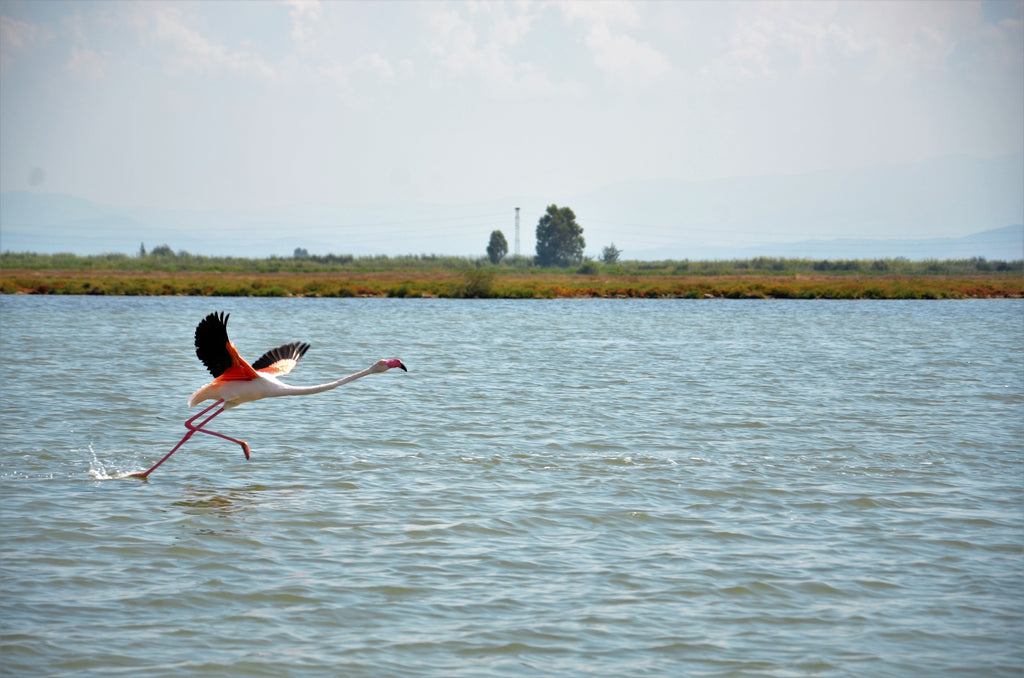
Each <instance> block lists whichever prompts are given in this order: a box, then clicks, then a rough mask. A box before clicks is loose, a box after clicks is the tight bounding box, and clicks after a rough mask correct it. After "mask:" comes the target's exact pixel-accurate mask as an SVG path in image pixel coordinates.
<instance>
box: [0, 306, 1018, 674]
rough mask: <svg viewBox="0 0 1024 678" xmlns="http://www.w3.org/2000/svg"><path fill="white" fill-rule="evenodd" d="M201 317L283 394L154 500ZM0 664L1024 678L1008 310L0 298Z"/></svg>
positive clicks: (40, 669) (200, 372)
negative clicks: (379, 365) (276, 368)
mask: <svg viewBox="0 0 1024 678" xmlns="http://www.w3.org/2000/svg"><path fill="white" fill-rule="evenodd" d="M213 310H225V311H229V312H230V313H231V314H232V315H231V320H230V324H229V332H230V334H231V338H232V340H233V341H234V343H235V344H236V346H237V347H238V348H239V350H240V352H241V353H242V354H243V355H244V356H247V357H248V358H250V359H255V358H256V357H258V356H259V355H260V354H262V353H263V352H264V351H265V350H267V349H269V348H272V347H274V346H278V345H280V344H283V343H287V342H291V341H307V342H309V343H311V344H312V345H313V348H312V349H311V350H310V351H309V353H307V354H306V356H305V357H304V358H303V359H302V361H301V362H300V363H299V365H298V367H297V368H296V370H295V371H294V372H293V373H292V374H291V375H289V376H288V377H287V378H286V379H287V380H288V381H289V382H290V383H294V384H314V383H321V382H324V381H329V380H332V379H334V378H336V377H338V376H343V375H344V374H349V373H352V372H355V371H357V370H360V369H362V368H364V367H367V366H368V365H369V364H370V363H372V362H373V361H375V360H377V359H378V358H383V357H388V358H390V357H398V358H401V359H402V360H403V361H404V362H405V363H406V365H408V367H409V370H410V371H409V373H408V374H405V373H401V372H399V371H397V370H392V371H390V372H388V373H386V374H382V375H372V376H369V377H367V378H365V379H362V380H359V381H356V382H354V383H352V384H349V385H346V386H344V387H342V388H341V389H338V390H335V391H331V392H328V393H323V394H319V395H314V396H306V397H298V398H279V399H272V400H265V401H260V402H257V403H251V404H247V405H243V406H241V407H239V408H238V409H235V410H231V411H228V412H226V413H225V414H223V415H221V416H220V417H218V418H217V419H216V420H215V421H214V424H213V425H211V428H214V429H215V430H218V431H222V432H224V433H225V434H227V435H231V436H234V437H238V438H242V439H244V440H247V441H248V442H249V444H250V445H251V447H252V450H253V457H252V459H251V460H250V461H248V462H247V461H245V459H244V458H243V456H242V454H241V452H240V450H239V449H238V446H237V445H234V444H232V443H230V442H227V441H223V440H220V439H217V438H213V437H210V436H196V437H194V438H193V439H192V440H190V441H189V442H188V443H187V444H186V445H185V446H184V447H183V448H182V449H181V450H180V451H179V452H178V453H177V454H175V455H174V456H173V457H172V458H171V459H170V460H169V461H168V462H167V463H166V464H164V466H162V467H161V468H160V469H159V470H158V471H156V472H155V473H154V474H153V475H152V476H151V478H150V479H149V481H140V480H135V479H126V478H122V477H120V476H122V475H124V474H125V473H127V472H131V471H139V470H142V469H144V468H146V467H148V466H149V465H150V464H152V463H153V462H155V461H156V460H157V459H159V458H160V456H162V455H163V454H164V453H165V452H166V451H167V450H169V449H170V447H171V446H172V445H173V444H174V443H175V442H176V441H177V440H178V439H179V438H180V437H181V435H182V434H183V433H184V432H185V429H184V428H183V427H182V425H181V424H182V422H183V421H184V420H185V419H186V418H187V417H188V416H190V414H191V413H195V411H196V410H188V409H187V407H186V405H185V403H186V400H187V398H188V396H189V394H190V393H191V392H192V391H193V390H194V389H195V388H197V387H198V386H200V385H202V384H203V383H205V382H206V381H208V380H209V375H208V374H207V373H206V372H205V371H204V369H203V367H202V365H201V364H200V363H199V361H198V360H197V359H196V358H195V355H194V351H193V348H192V333H193V331H194V328H195V325H196V323H197V322H198V321H199V319H201V318H202V317H203V316H204V315H206V314H207V313H209V312H210V311H213ZM0 314H2V315H0V349H2V354H3V356H4V363H5V367H6V370H5V371H6V374H5V375H4V379H3V382H2V384H3V385H2V411H0V417H2V423H0V511H2V513H0V576H2V587H3V588H2V591H3V593H2V597H0V673H2V674H3V675H11V676H111V675H131V676H136V675H145V676H367V677H380V676H395V677H399V676H402V677H405V676H482V677H488V676H509V677H512V676H872V677H875V676H924V675H927V676H1020V675H1022V671H1024V649H1022V648H1024V302H1022V301H1020V300H993V301H980V300H979V301H942V302H934V301H933V302H923V301H922V302H916V301H891V302H888V301H877V302H874V301H870V302H869V301H864V302H829V301H723V300H699V301H667V300H666V301H654V300H648V301H641V300H578V301H511V302H510V301H456V300H428V299H418V300H385V299H273V300H257V299H208V298H201V299H192V298H189V299H186V298H94V297H69V298H40V297H13V296H5V297H0Z"/></svg>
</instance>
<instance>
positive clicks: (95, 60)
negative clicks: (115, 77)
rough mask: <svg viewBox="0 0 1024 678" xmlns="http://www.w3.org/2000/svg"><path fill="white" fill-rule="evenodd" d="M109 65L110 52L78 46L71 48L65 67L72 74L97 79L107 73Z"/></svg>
mask: <svg viewBox="0 0 1024 678" xmlns="http://www.w3.org/2000/svg"><path fill="white" fill-rule="evenodd" d="M109 65H110V54H109V53H107V52H97V51H95V50H91V49H84V48H79V47H72V48H71V56H70V57H69V58H68V63H67V67H68V70H69V71H70V72H71V74H72V75H76V76H79V77H83V78H86V79H88V80H99V79H100V78H102V77H103V76H104V75H106V73H107V69H108V67H109Z"/></svg>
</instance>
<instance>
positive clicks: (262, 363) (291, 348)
mask: <svg viewBox="0 0 1024 678" xmlns="http://www.w3.org/2000/svg"><path fill="white" fill-rule="evenodd" d="M308 350H309V344H306V343H303V342H301V341H294V342H292V343H290V344H285V345H284V346H278V347H277V348H272V349H270V350H269V351H267V352H266V353H264V354H263V355H261V356H260V359H259V360H257V361H256V362H254V363H253V364H252V368H253V369H254V370H262V369H263V368H264V367H270V366H271V365H273V364H274V363H276V362H277V361H278V360H294V361H296V362H298V360H299V358H301V357H302V356H304V355H306V351H308Z"/></svg>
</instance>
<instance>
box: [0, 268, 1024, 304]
mask: <svg viewBox="0 0 1024 678" xmlns="http://www.w3.org/2000/svg"><path fill="white" fill-rule="evenodd" d="M0 293H2V294H71V295H82V294H92V295H114V296H239V297H260V296H267V297H396V298H492V299H572V298H602V299H637V298H645V299H990V298H1002V299H1019V298H1024V275H1021V274H1018V273H990V274H973V275H943V274H935V275H898V274H877V275H858V276H852V275H842V274H827V273H822V274H815V275H805V274H786V275H767V274H746V275H744V274H726V275H700V274H690V275H686V274H676V275H673V274H660V275H628V274H627V275H602V274H596V275H585V274H580V273H550V272H526V273H522V272H513V273H509V272H494V271H489V270H487V269H476V270H470V271H461V272H460V271H451V270H389V271H325V272H301V273H297V272H265V273H254V272H241V271H225V272H205V271H177V272H168V271H114V270H90V271H81V270H58V269H46V270H39V269H2V270H0Z"/></svg>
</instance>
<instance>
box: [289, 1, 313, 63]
mask: <svg viewBox="0 0 1024 678" xmlns="http://www.w3.org/2000/svg"><path fill="white" fill-rule="evenodd" d="M285 4H287V5H288V6H289V7H290V11H289V14H290V16H291V20H292V40H293V41H294V42H295V44H296V46H297V48H298V49H299V50H300V51H308V50H312V49H314V48H315V47H316V46H317V40H316V37H315V35H314V34H315V31H316V25H317V23H318V22H319V21H320V0H285Z"/></svg>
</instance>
